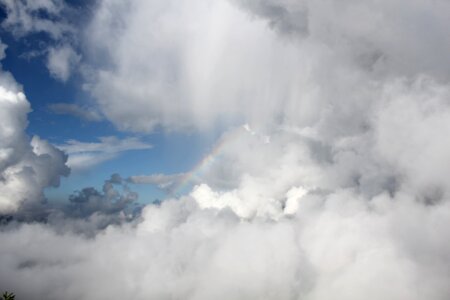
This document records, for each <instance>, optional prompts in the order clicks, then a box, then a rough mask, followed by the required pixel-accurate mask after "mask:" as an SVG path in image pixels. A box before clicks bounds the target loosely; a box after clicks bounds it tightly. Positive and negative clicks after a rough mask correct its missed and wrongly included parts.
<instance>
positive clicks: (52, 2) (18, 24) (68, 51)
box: [0, 0, 82, 82]
mask: <svg viewBox="0 0 450 300" xmlns="http://www.w3.org/2000/svg"><path fill="white" fill-rule="evenodd" d="M0 4H1V5H2V7H3V9H4V11H5V13H6V17H5V18H4V19H3V20H2V24H1V26H2V27H3V28H4V29H5V30H7V31H8V32H9V33H11V34H12V35H13V37H14V38H15V39H22V38H24V37H28V36H33V35H35V36H38V35H39V34H41V36H40V37H39V36H38V38H37V40H38V41H39V43H38V44H37V45H36V47H37V49H27V48H29V47H30V44H31V45H34V42H29V43H28V44H27V45H26V47H25V48H24V49H25V50H21V51H24V53H22V54H21V57H23V58H28V59H30V58H36V57H41V56H44V55H45V56H46V66H47V69H48V71H49V73H50V75H51V76H52V77H54V78H55V79H57V80H60V81H62V82H66V81H67V80H68V79H69V78H70V76H71V74H72V73H73V72H75V71H76V70H78V68H79V67H80V65H81V64H80V62H81V55H80V54H79V53H78V51H77V48H78V47H77V46H78V40H77V38H76V35H77V34H79V30H78V28H77V25H76V24H75V22H74V20H73V14H74V13H75V12H77V9H78V10H79V11H80V12H81V10H82V9H81V6H80V7H75V6H73V5H70V4H69V3H67V2H66V1H64V0H19V1H15V0H0ZM42 35H43V36H45V38H43V37H42Z"/></svg>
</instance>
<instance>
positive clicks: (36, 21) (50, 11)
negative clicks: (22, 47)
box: [1, 0, 73, 39]
mask: <svg viewBox="0 0 450 300" xmlns="http://www.w3.org/2000/svg"><path fill="white" fill-rule="evenodd" d="M1 4H2V5H3V7H4V8H5V10H6V18H5V20H4V21H3V23H2V26H3V27H5V28H6V29H8V30H10V31H11V32H12V33H13V34H15V35H17V36H18V37H21V36H24V35H27V34H29V33H36V32H44V33H47V34H48V35H49V36H50V37H51V38H53V39H61V38H62V37H63V36H64V35H66V34H67V33H70V32H72V31H73V28H72V27H71V26H70V25H69V24H67V23H66V22H65V21H64V19H62V18H61V13H62V11H63V10H64V9H65V4H64V2H63V1H60V0H38V1H35V0H20V1H13V0H2V1H1ZM45 15H48V16H49V17H48V18H46V17H44V16H45Z"/></svg>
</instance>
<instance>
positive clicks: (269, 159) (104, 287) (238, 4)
mask: <svg viewBox="0 0 450 300" xmlns="http://www.w3.org/2000/svg"><path fill="white" fill-rule="evenodd" d="M449 22H450V9H449V3H448V2H447V1H443V0H442V1H441V0H437V1H428V2H427V1H419V0H417V1H409V2H408V3H405V1H403V0H389V1H388V0H381V1H366V2H362V3H355V2H354V1H341V2H339V3H336V2H335V1H330V0H319V1H291V0H283V1H271V0H260V1H237V0H236V1H234V0H233V1H225V0H219V1H214V2H210V1H200V0H198V1H197V0H193V1H189V2H188V1H170V0H169V1H167V0H166V1H160V0H151V1H144V0H142V1H134V2H133V3H128V2H126V3H125V2H124V1H119V0H104V1H100V2H99V3H98V7H96V10H95V11H94V13H93V16H92V19H91V21H90V23H89V25H88V26H87V28H85V30H86V33H88V34H86V40H83V41H82V42H83V45H84V47H85V48H86V49H87V50H86V59H87V60H91V62H90V64H91V66H90V67H91V72H90V76H88V77H87V78H86V81H87V82H86V87H88V88H89V89H90V92H91V93H92V95H93V97H94V98H95V100H96V101H97V103H98V104H99V106H100V108H101V110H102V112H103V113H104V115H105V117H106V118H108V119H109V120H110V121H112V122H113V123H114V124H116V125H117V127H118V128H120V129H124V130H131V131H141V132H151V131H153V130H155V128H163V129H165V130H183V129H189V130H193V129H200V130H202V131H208V130H211V131H212V130H215V129H217V127H220V128H221V129H223V134H222V136H221V137H220V138H219V139H218V141H217V144H216V145H214V147H212V150H211V151H210V153H209V154H208V155H207V156H206V157H205V159H204V160H202V162H201V163H199V164H198V166H196V167H195V169H194V170H190V171H189V172H186V173H183V174H175V175H162V174H154V175H148V176H136V177H130V178H129V179H127V180H126V181H128V182H131V183H149V184H155V185H157V186H162V187H166V186H167V187H172V185H173V184H174V182H177V184H179V182H180V181H184V180H193V181H196V182H197V183H198V184H196V186H195V187H194V188H193V189H192V191H190V193H189V194H188V195H187V196H183V197H179V198H177V199H166V200H164V201H162V202H161V203H160V204H157V205H147V206H145V207H144V208H143V210H142V213H141V215H140V217H139V219H138V220H135V222H131V223H128V222H121V221H120V222H111V223H112V224H113V225H109V224H110V223H109V222H105V223H102V222H100V223H96V222H94V224H103V225H102V226H94V227H88V228H91V229H92V228H94V230H92V231H89V230H87V232H89V233H90V234H87V235H86V234H79V232H82V233H85V232H86V230H83V229H80V230H65V231H62V232H61V231H60V230H58V228H63V227H64V226H67V227H69V228H72V226H73V225H71V224H72V223H70V222H71V221H69V220H73V219H76V220H77V224H84V223H79V221H80V219H84V218H83V217H82V218H69V217H68V218H67V221H66V220H65V219H64V218H60V219H59V222H53V223H52V222H48V223H47V224H42V223H40V224H15V225H14V226H12V225H11V224H8V225H7V226H4V227H2V230H1V231H0V239H1V240H2V243H1V246H0V264H1V265H2V268H1V269H0V282H1V283H2V286H1V288H3V285H4V286H5V288H7V289H8V290H13V291H15V292H16V293H17V295H18V297H20V298H21V299H36V298H38V299H40V298H42V299H49V300H51V299H55V300H56V299H58V300H61V299H112V298H116V297H118V296H121V295H126V297H128V298H131V299H195V300H200V299H307V300H322V299H331V298H332V299H346V300H351V299H411V300H415V299H417V300H418V299H437V300H439V299H442V300H446V299H448V298H449V297H450V288H449V286H448V282H449V279H450V273H449V271H448V270H449V266H450V257H449V253H450V243H449V242H448V239H447V238H446V237H447V235H448V228H449V225H450V223H449V222H450V206H449V203H450V201H449V195H450V184H449V183H448V180H447V178H448V176H449V175H450V174H449V168H448V163H447V162H448V161H450V157H449V153H450V143H449V142H448V136H450V102H449V100H450V85H449V81H450V67H449V66H450V63H449V59H450V56H449V55H448V49H449V45H450V35H448V28H450V26H449V25H450V24H449ZM83 57H85V56H84V55H83ZM8 78H9V79H8ZM2 80H3V81H5V82H6V81H8V80H11V78H10V77H5V79H2ZM4 94H5V95H4V99H13V100H14V101H12V102H11V101H10V100H8V101H9V102H8V101H6V100H5V101H4V103H5V104H4V105H5V107H7V109H6V110H5V111H8V113H7V114H5V117H6V119H2V120H5V121H2V122H5V123H4V124H6V125H5V126H3V127H2V131H1V134H3V135H4V136H5V138H3V139H1V141H2V143H4V145H5V146H2V147H3V148H4V149H6V150H5V151H4V153H5V154H3V156H4V157H5V159H4V160H3V161H4V167H3V166H2V168H3V169H5V170H8V168H9V166H10V165H12V164H17V162H21V161H23V160H22V159H21V157H22V156H21V155H22V154H21V153H22V152H21V151H20V150H21V149H24V148H23V147H25V146H23V145H27V143H26V140H25V141H24V139H23V130H24V128H25V124H26V111H27V110H28V109H29V106H28V103H27V102H26V101H25V100H24V99H25V98H24V96H23V94H20V91H19V90H15V89H13V88H9V89H6V90H5V92H4ZM10 103H14V104H10ZM8 105H10V106H8ZM13 108H14V109H13ZM13 113H16V115H14V114H13ZM0 124H2V123H0ZM240 124H245V125H244V126H238V125H240ZM10 128H12V130H9V129H10ZM224 128H226V129H224ZM21 133H22V135H21ZM35 143H36V142H35ZM37 144H38V145H39V144H40V143H37ZM10 145H12V146H10ZM45 145H48V144H45ZM11 147H12V148H14V149H17V151H9V152H8V151H7V149H9V148H11ZM49 147H50V146H49ZM149 147H150V146H149V145H147V144H146V143H144V142H142V141H140V140H138V139H127V140H120V139H117V138H104V139H102V140H100V142H95V143H84V142H79V141H70V142H68V143H67V144H65V145H63V146H61V148H62V149H63V150H65V151H67V152H68V153H69V157H70V155H72V157H75V158H76V157H77V156H78V157H83V155H85V156H87V157H92V156H95V155H98V156H97V157H96V158H95V160H97V161H98V160H99V159H101V157H105V156H106V157H108V155H109V156H114V155H116V154H117V153H119V152H120V151H126V150H131V149H147V148H149ZM25 148H26V147H25ZM34 148H36V149H41V148H43V149H46V148H45V147H34ZM34 148H33V149H34ZM51 149H54V148H51ZM105 149H109V150H105ZM111 149H114V150H111ZM54 150H55V151H56V149H54ZM33 151H34V152H36V151H38V150H33ZM34 152H33V153H34ZM47 152H51V151H47ZM28 153H29V152H28ZM37 153H40V152H37ZM57 153H59V152H57ZM54 156H55V157H56V155H54ZM62 157H63V156H62ZM63 161H64V160H61V162H63ZM70 163H71V161H70V158H69V164H70ZM89 163H90V162H89ZM57 165H58V166H59V164H57ZM75 165H76V164H75ZM32 166H34V165H33V164H32ZM26 170H29V169H26ZM38 170H39V169H38ZM42 170H46V172H47V170H48V166H47V165H45V169H44V168H42ZM55 170H56V171H57V170H59V169H58V168H56V169H55ZM26 172H28V171H26ZM26 172H25V173H26ZM2 174H7V173H5V172H3V173H2ZM27 174H28V173H27ZM55 174H59V173H58V172H56V173H55ZM36 178H46V177H45V176H44V177H41V176H39V177H36ZM50 178H59V177H57V176H56V177H55V176H53V177H52V176H50ZM20 182H22V181H20ZM48 183H53V181H51V180H47V181H46V182H45V184H40V185H38V187H40V188H41V187H42V186H44V185H48ZM120 184H122V185H123V184H124V183H123V179H122V178H120V177H118V176H113V177H112V178H111V179H110V180H108V181H107V182H105V187H104V190H103V191H98V190H95V189H92V188H87V189H84V190H81V191H80V192H78V193H76V194H74V195H73V196H72V197H71V198H70V199H71V202H70V203H71V204H73V205H75V207H74V208H73V213H74V214H75V213H76V212H77V208H76V206H77V205H78V204H80V208H79V209H78V211H80V212H81V213H80V215H81V216H87V217H86V218H85V219H89V220H91V219H92V218H96V216H100V215H106V216H107V215H108V213H105V214H97V213H96V212H98V211H100V212H101V211H105V212H111V215H112V216H113V218H115V217H117V216H119V215H122V212H124V211H126V208H125V207H126V206H127V205H125V204H131V205H132V203H134V201H135V197H134V194H133V193H131V192H130V191H129V190H127V189H125V190H124V194H120V193H117V190H116V189H114V186H115V185H120ZM31 186H34V185H31ZM4 190H7V189H6V188H5V189H4ZM30 190H33V189H30V185H20V186H18V187H17V189H16V190H14V193H10V195H13V196H11V197H7V198H5V199H7V200H8V201H9V199H16V198H14V196H15V195H16V194H18V193H17V192H21V193H24V192H26V193H28V191H30ZM7 191H8V190H7ZM39 191H41V190H39ZM109 199H113V200H112V201H110V200H109ZM8 201H5V202H4V203H7V204H9V202H8ZM14 201H15V200H14ZM14 201H13V202H12V203H16V202H14ZM70 211H72V210H70ZM124 214H125V213H124ZM119 219H120V218H119ZM55 224H59V225H56V226H55ZM86 224H90V223H89V221H87V223H86ZM114 224H115V225H114ZM119 224H121V225H119ZM77 226H81V225H77ZM86 226H87V225H86ZM77 228H78V227H77ZM80 228H84V227H83V226H81V227H80ZM48 245H53V247H48Z"/></svg>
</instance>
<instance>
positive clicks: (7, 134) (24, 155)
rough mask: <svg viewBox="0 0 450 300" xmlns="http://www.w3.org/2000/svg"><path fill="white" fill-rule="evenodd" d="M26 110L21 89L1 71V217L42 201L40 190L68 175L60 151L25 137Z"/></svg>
mask: <svg viewBox="0 0 450 300" xmlns="http://www.w3.org/2000/svg"><path fill="white" fill-rule="evenodd" d="M29 111H30V104H29V103H28V101H27V99H26V97H25V95H24V94H23V92H22V91H21V88H20V86H18V85H17V83H16V82H15V81H14V79H13V78H12V76H11V75H10V74H9V73H7V72H4V71H2V70H0V215H1V214H4V213H14V212H16V211H17V210H18V209H19V208H20V207H21V206H23V205H29V204H32V203H35V202H39V201H42V200H44V195H43V189H44V188H46V187H49V186H58V185H59V179H60V176H63V175H68V173H69V168H68V167H67V166H66V165H65V162H66V160H67V156H66V155H65V154H64V153H63V152H62V151H60V150H58V149H56V148H55V147H53V146H52V145H50V144H49V143H48V142H47V141H45V140H42V139H40V138H39V137H37V136H34V137H33V138H32V139H31V141H30V138H29V137H28V136H27V135H26V133H25V128H26V126H27V124H28V121H27V114H28V112H29Z"/></svg>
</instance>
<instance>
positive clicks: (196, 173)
mask: <svg viewBox="0 0 450 300" xmlns="http://www.w3.org/2000/svg"><path fill="white" fill-rule="evenodd" d="M239 133H242V128H241V127H238V128H236V129H234V130H232V131H231V132H229V133H227V134H226V135H224V136H222V137H221V138H220V139H219V141H218V142H217V143H216V144H215V145H214V147H213V148H212V149H211V151H209V152H208V154H206V155H205V156H204V157H203V158H202V159H201V160H200V161H199V162H198V163H197V164H196V165H195V166H194V167H193V168H192V170H191V171H189V172H188V173H186V174H185V175H184V176H183V177H182V179H181V180H180V181H179V183H178V184H177V185H176V186H175V187H174V189H173V190H172V193H173V194H174V195H177V194H178V193H179V192H180V191H182V190H183V189H184V188H185V187H187V186H188V185H189V184H191V183H194V182H198V180H195V179H197V178H200V177H201V172H202V171H204V170H205V169H206V168H208V167H210V166H211V165H213V164H214V162H215V161H216V159H217V157H218V156H220V153H221V152H222V149H223V148H224V146H225V145H226V144H228V143H230V142H231V141H233V140H235V139H236V138H237V137H238V135H239Z"/></svg>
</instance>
